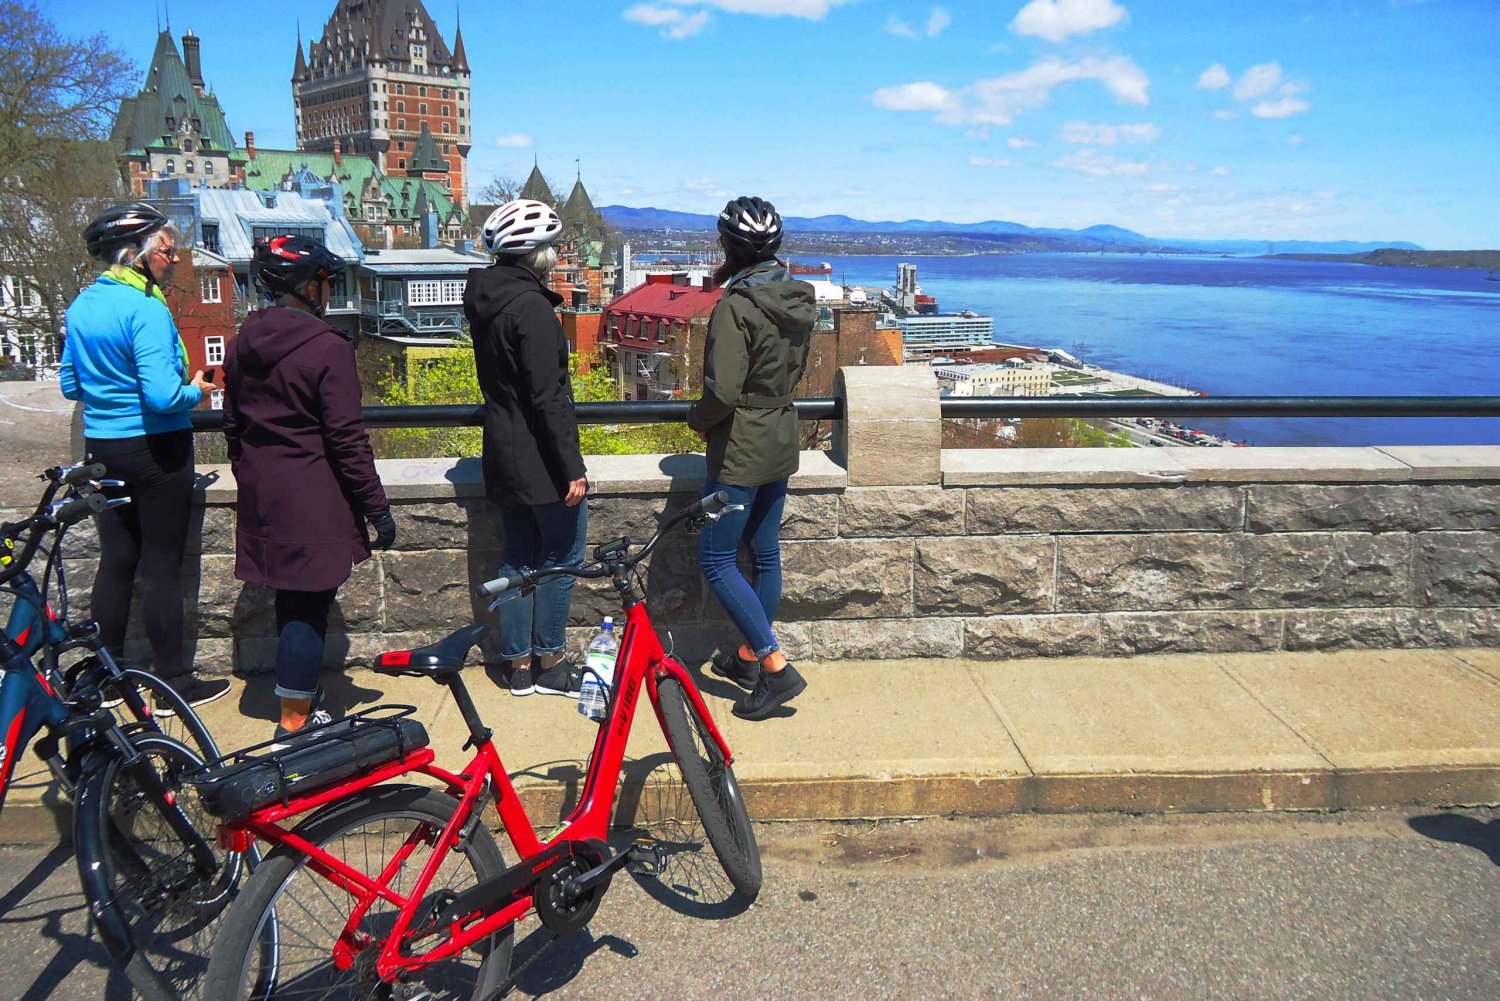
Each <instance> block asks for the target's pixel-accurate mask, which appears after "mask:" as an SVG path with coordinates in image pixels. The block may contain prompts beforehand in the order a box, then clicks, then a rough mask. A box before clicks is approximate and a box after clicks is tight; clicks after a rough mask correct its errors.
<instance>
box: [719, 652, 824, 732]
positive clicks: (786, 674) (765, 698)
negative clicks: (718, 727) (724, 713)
mask: <svg viewBox="0 0 1500 1001" xmlns="http://www.w3.org/2000/svg"><path fill="white" fill-rule="evenodd" d="M806 687H807V682H806V681H804V680H803V678H802V675H800V674H798V673H797V669H796V668H795V667H793V666H792V665H791V664H790V663H788V664H787V665H786V667H784V668H782V669H781V670H779V671H767V670H764V669H762V670H761V672H760V679H759V680H758V681H756V683H755V690H754V691H753V692H751V693H750V694H749V695H746V696H745V697H744V698H743V699H740V700H739V701H738V702H736V703H735V704H734V708H733V709H731V710H730V711H731V712H733V713H734V714H735V715H736V716H738V717H739V718H740V719H749V720H757V719H765V718H766V717H767V716H769V715H771V713H772V712H773V711H774V710H775V709H776V707H777V706H780V705H783V704H785V703H787V702H790V701H791V700H792V699H794V698H796V697H797V696H798V695H801V694H802V690H803V689H804V688H806Z"/></svg>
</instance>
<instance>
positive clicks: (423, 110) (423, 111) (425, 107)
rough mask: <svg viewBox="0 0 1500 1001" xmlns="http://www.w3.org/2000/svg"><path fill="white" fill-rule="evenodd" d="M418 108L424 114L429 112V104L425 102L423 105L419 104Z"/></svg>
mask: <svg viewBox="0 0 1500 1001" xmlns="http://www.w3.org/2000/svg"><path fill="white" fill-rule="evenodd" d="M417 110H418V111H419V112H421V113H422V114H424V115H425V114H427V105H425V104H422V105H418V106H417Z"/></svg>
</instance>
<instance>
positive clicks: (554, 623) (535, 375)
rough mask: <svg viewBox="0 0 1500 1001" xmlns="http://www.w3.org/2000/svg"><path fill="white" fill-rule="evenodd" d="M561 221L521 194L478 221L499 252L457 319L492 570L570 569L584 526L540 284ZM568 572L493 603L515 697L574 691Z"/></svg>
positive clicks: (564, 384) (568, 405) (557, 336)
mask: <svg viewBox="0 0 1500 1001" xmlns="http://www.w3.org/2000/svg"><path fill="white" fill-rule="evenodd" d="M561 232H562V221H561V220H560V219H559V218H558V216H557V213H556V212H554V211H553V210H552V209H551V207H549V206H548V205H546V204H544V203H542V202H538V201H532V200H530V199H524V198H523V199H517V200H516V201H513V202H507V203H506V204H504V205H502V206H500V207H499V208H497V209H496V210H495V211H494V212H493V213H492V214H491V215H490V217H489V219H488V220H487V221H486V222H485V224H484V234H483V237H484V246H485V249H486V250H488V251H489V252H490V253H491V254H493V255H494V257H495V263H494V264H492V265H490V266H489V267H487V268H475V269H473V270H472V271H470V272H469V281H468V284H467V286H466V287H465V289H464V315H465V316H467V317H468V320H469V331H470V334H471V336H472V337H473V339H474V362H475V367H476V369H477V372H478V375H479V388H480V391H481V392H482V393H483V394H484V486H485V493H486V494H487V495H488V496H489V498H490V500H492V501H494V502H495V503H496V504H497V505H498V506H499V508H500V520H501V527H502V528H503V530H504V534H505V541H504V544H503V552H502V554H501V566H500V573H501V574H504V575H510V574H512V573H514V572H515V571H516V570H517V569H519V568H521V567H530V568H532V569H540V568H541V567H544V566H578V565H580V564H581V563H582V562H583V550H584V541H585V538H586V536H587V533H588V501H587V498H586V494H587V492H588V476H587V473H586V470H585V469H584V465H583V455H582V453H581V452H580V451H579V447H578V421H577V417H576V415H575V414H574V410H573V385H572V382H571V381H570V379H569V378H568V343H567V341H566V340H565V339H564V338H563V332H562V324H561V323H560V322H559V321H558V319H557V314H556V313H555V312H553V310H554V308H555V307H556V306H557V305H558V304H559V303H561V302H562V297H561V296H559V295H557V294H556V293H554V292H553V291H552V290H551V289H549V288H547V285H546V283H545V281H544V279H545V278H546V275H547V273H548V272H549V271H550V270H551V269H552V267H553V266H554V265H555V264H556V263H557V250H556V249H555V248H554V247H553V242H554V241H555V240H556V239H557V237H558V235H559V234H561ZM572 600H573V578H572V577H554V578H552V579H550V580H548V581H546V582H545V583H543V584H542V585H541V586H539V587H538V588H537V589H536V591H535V593H534V594H531V595H526V596H522V597H517V598H512V599H510V600H508V601H506V602H504V603H503V604H501V606H500V655H501V656H502V657H503V658H504V659H505V660H506V661H507V662H508V664H509V668H510V677H509V684H510V690H511V694H512V695H529V694H531V693H532V692H533V691H536V692H541V693H542V694H544V695H566V696H569V697H570V698H577V697H578V689H579V679H580V673H579V671H578V669H577V668H576V667H575V666H574V665H573V664H572V663H571V662H570V661H569V660H568V658H567V655H566V651H565V646H566V643H565V637H566V629H567V625H568V611H569V609H570V607H571V606H572Z"/></svg>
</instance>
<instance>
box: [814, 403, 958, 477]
mask: <svg viewBox="0 0 1500 1001" xmlns="http://www.w3.org/2000/svg"><path fill="white" fill-rule="evenodd" d="M839 428H840V431H839V433H837V434H836V435H835V438H834V455H835V457H836V458H837V459H839V460H840V461H842V462H843V463H844V468H845V469H847V470H848V473H849V485H850V486H851V487H879V486H902V485H919V484H930V485H933V486H936V485H937V484H938V483H939V482H940V481H941V477H942V469H941V465H940V457H941V455H942V422H941V421H938V420H933V421H927V420H917V419H913V420H862V421H848V422H842V423H841V424H840V425H839Z"/></svg>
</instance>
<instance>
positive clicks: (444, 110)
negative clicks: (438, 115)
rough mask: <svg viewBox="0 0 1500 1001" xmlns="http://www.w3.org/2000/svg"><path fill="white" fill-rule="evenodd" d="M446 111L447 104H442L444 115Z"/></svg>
mask: <svg viewBox="0 0 1500 1001" xmlns="http://www.w3.org/2000/svg"><path fill="white" fill-rule="evenodd" d="M447 113H448V106H447V105H446V104H445V105H443V114H445V115H446V114H447Z"/></svg>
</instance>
